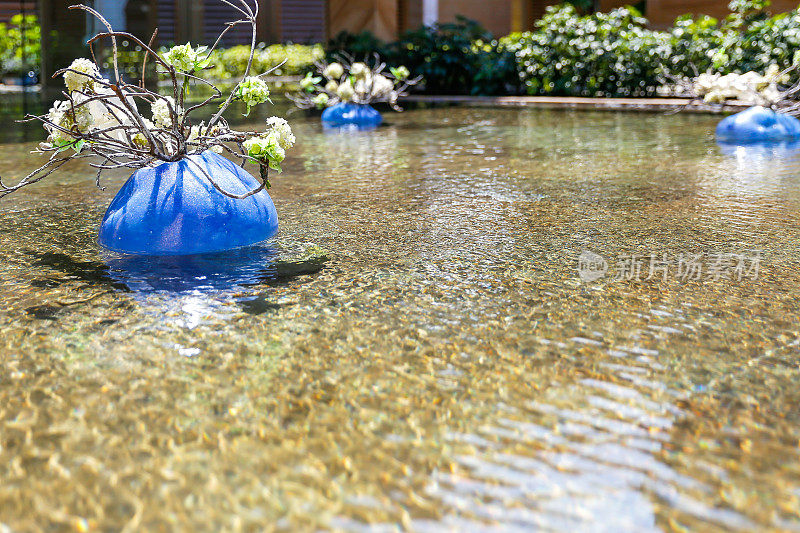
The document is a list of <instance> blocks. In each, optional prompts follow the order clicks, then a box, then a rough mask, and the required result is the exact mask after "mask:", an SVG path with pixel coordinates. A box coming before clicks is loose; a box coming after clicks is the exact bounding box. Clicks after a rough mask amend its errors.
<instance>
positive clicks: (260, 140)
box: [243, 131, 286, 172]
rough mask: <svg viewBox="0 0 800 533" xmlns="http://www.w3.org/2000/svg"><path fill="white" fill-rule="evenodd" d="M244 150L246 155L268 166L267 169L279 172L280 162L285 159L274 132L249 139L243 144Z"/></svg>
mask: <svg viewBox="0 0 800 533" xmlns="http://www.w3.org/2000/svg"><path fill="white" fill-rule="evenodd" d="M243 146H244V148H245V149H246V150H247V155H248V156H250V157H252V158H253V159H255V160H256V161H260V162H262V163H267V164H269V167H270V168H272V169H274V170H277V171H278V172H280V170H281V162H282V161H283V160H284V159H285V158H286V150H284V149H283V148H282V147H281V145H280V141H279V139H278V136H277V134H276V133H275V132H274V131H271V132H269V133H267V134H266V135H262V136H259V137H251V138H250V139H247V140H246V141H245V142H244V143H243Z"/></svg>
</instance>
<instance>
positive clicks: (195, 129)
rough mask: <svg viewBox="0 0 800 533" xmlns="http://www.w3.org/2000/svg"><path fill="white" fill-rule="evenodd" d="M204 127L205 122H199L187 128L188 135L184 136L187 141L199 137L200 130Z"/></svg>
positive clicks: (192, 140)
mask: <svg viewBox="0 0 800 533" xmlns="http://www.w3.org/2000/svg"><path fill="white" fill-rule="evenodd" d="M203 128H205V122H201V123H200V124H197V125H195V126H192V127H191V128H189V136H188V137H187V138H186V140H187V141H188V142H194V141H196V140H197V139H198V137H200V132H201V130H202V129H203Z"/></svg>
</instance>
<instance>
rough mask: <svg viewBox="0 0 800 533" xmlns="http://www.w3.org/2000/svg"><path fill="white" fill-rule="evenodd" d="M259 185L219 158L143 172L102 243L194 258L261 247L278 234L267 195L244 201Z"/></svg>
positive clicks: (125, 191)
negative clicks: (223, 192) (252, 245)
mask: <svg viewBox="0 0 800 533" xmlns="http://www.w3.org/2000/svg"><path fill="white" fill-rule="evenodd" d="M198 167H201V168H202V169H203V170H204V171H205V172H206V173H207V174H208V175H209V176H211V177H212V178H213V179H214V182H215V183H216V184H217V185H218V186H219V187H220V188H221V189H223V190H224V191H226V192H228V193H231V194H235V195H243V194H245V193H247V192H250V191H252V190H253V189H255V188H257V187H258V186H259V181H258V180H257V179H256V178H254V177H253V176H252V175H250V174H249V173H248V172H247V171H245V170H244V169H242V168H241V167H239V166H237V165H235V164H234V163H232V162H231V161H229V160H228V159H226V158H224V157H222V156H221V155H217V154H215V153H214V152H211V151H206V152H203V153H202V154H200V155H190V156H188V157H186V158H184V159H182V160H181V161H177V162H172V163H169V162H168V163H162V164H160V165H157V166H155V167H148V168H142V169H139V170H137V171H136V172H135V173H134V174H133V175H132V176H131V177H130V178H129V179H128V181H127V182H125V184H124V185H123V186H122V188H121V189H120V190H119V192H118V193H117V195H116V196H115V197H114V200H113V201H112V202H111V205H110V206H109V207H108V210H107V211H106V214H105V216H104V217H103V221H102V223H101V225H100V237H99V239H98V240H99V242H100V244H101V245H103V246H105V247H106V248H109V249H111V250H114V251H116V252H122V253H128V254H141V255H188V254H200V253H207V252H217V251H221V250H230V249H232V248H238V247H240V246H247V245H250V244H254V243H257V242H261V241H263V240H265V239H267V238H269V237H271V236H272V235H274V234H275V232H276V231H278V214H277V213H276V211H275V205H274V204H273V203H272V199H271V198H270V196H269V194H268V193H267V191H264V190H262V191H260V192H258V193H256V194H253V195H251V196H248V197H247V198H243V199H236V198H231V197H230V196H226V195H224V194H222V193H221V192H220V191H218V190H217V189H216V188H215V187H214V185H213V184H212V183H211V182H210V181H209V179H208V178H207V177H206V176H205V175H204V174H203V172H201V171H200V169H199V168H198Z"/></svg>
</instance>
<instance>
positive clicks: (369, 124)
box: [322, 103, 383, 129]
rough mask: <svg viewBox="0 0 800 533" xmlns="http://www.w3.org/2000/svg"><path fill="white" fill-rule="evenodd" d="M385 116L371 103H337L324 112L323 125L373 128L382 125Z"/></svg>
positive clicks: (329, 126)
mask: <svg viewBox="0 0 800 533" xmlns="http://www.w3.org/2000/svg"><path fill="white" fill-rule="evenodd" d="M381 122H383V117H382V116H381V114H380V112H378V111H377V110H376V109H375V108H374V107H372V106H371V105H366V104H344V103H342V104H336V105H334V106H331V107H329V108H327V109H326V110H325V111H323V112H322V125H323V126H325V127H326V128H342V127H348V126H354V127H355V128H356V129H372V128H377V127H378V126H380V124H381Z"/></svg>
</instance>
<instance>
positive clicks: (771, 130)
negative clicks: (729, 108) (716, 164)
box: [717, 106, 800, 143]
mask: <svg viewBox="0 0 800 533" xmlns="http://www.w3.org/2000/svg"><path fill="white" fill-rule="evenodd" d="M717 139H718V140H720V141H724V142H729V143H731V142H734V143H756V142H769V141H786V140H791V139H800V120H798V119H796V118H795V117H792V116H789V115H786V114H783V113H776V112H775V111H773V110H771V109H766V108H764V107H761V106H755V107H751V108H749V109H746V110H745V111H742V112H740V113H736V114H735V115H731V116H729V117H726V118H724V119H723V120H722V121H721V122H720V123H719V124H718V125H717Z"/></svg>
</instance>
